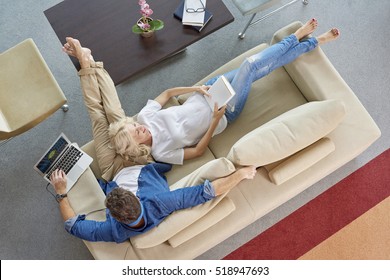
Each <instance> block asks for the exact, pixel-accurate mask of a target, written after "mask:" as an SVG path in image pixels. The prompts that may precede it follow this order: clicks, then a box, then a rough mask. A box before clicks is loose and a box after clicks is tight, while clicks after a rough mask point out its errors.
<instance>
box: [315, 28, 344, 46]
mask: <svg viewBox="0 0 390 280" xmlns="http://www.w3.org/2000/svg"><path fill="white" fill-rule="evenodd" d="M339 36H340V31H339V30H338V29H337V28H332V29H331V30H329V31H328V32H325V33H324V34H321V35H320V36H318V37H317V41H318V44H319V45H322V44H325V43H328V42H331V41H333V40H336V39H337V38H338V37H339Z"/></svg>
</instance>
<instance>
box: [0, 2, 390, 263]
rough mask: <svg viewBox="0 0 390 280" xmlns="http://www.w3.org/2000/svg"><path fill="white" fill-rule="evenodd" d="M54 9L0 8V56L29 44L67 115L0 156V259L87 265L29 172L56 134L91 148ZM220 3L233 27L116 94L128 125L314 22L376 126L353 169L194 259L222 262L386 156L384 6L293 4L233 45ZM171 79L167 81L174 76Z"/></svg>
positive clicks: (387, 10) (389, 13) (233, 31)
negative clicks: (147, 107)
mask: <svg viewBox="0 0 390 280" xmlns="http://www.w3.org/2000/svg"><path fill="white" fill-rule="evenodd" d="M134 1H136V0H134ZM176 1H178V0H176ZM210 1H212V0H210ZM59 2H60V1H59V0H41V1H35V0H16V1H15V0H0V52H2V51H4V50H6V49H8V48H9V47H11V46H13V45H15V44H17V43H19V42H21V41H22V40H24V39H26V38H33V39H34V41H35V43H36V44H37V46H38V48H39V49H40V51H41V53H42V55H43V57H44V58H45V60H46V62H47V63H48V65H49V67H50V69H51V70H52V72H53V74H54V76H55V77H56V79H57V81H58V83H59V85H60V87H61V88H62V89H63V91H64V93H65V95H66V96H67V98H68V100H69V105H70V111H69V112H68V113H66V114H65V113H63V112H62V111H58V112H56V113H55V114H54V115H52V116H51V117H50V118H49V119H47V120H46V121H45V122H43V123H42V124H40V125H39V126H37V127H35V128H33V129H32V130H30V131H28V132H27V133H24V134H22V135H20V136H19V137H17V138H15V139H13V140H12V141H11V142H9V143H7V144H6V145H5V146H4V147H3V148H2V149H1V151H0V152H1V157H0V193H1V196H0V209H1V211H0V225H1V226H0V228H1V234H0V258H1V259H16V260H17V259H91V258H92V256H91V254H90V253H89V251H88V250H87V248H86V247H85V246H84V244H83V243H82V241H80V240H78V239H76V238H74V237H72V236H70V235H69V234H67V233H66V232H65V231H64V229H63V223H62V221H61V218H60V215H59V211H58V206H57V203H56V202H55V201H54V200H53V199H52V197H51V196H50V195H49V194H48V193H47V192H46V190H45V183H44V182H43V181H42V179H41V178H40V177H39V176H38V175H37V174H36V173H35V171H34V170H33V169H32V166H33V164H34V163H35V162H36V160H37V159H38V157H39V156H40V155H41V154H42V153H43V152H44V151H45V150H46V149H47V147H48V145H49V144H50V143H51V142H52V141H53V139H54V138H55V137H56V136H57V135H58V134H59V133H60V132H64V133H65V134H66V135H67V136H68V137H69V138H70V139H72V140H73V141H76V142H78V143H79V144H80V145H82V144H84V143H86V142H88V141H89V140H90V139H91V129H90V123H89V119H88V116H87V113H86V111H85V109H84V105H83V103H82V98H81V95H80V85H79V80H78V77H77V75H76V71H75V68H74V67H73V65H72V63H71V61H70V59H69V58H68V57H67V56H66V55H64V54H63V53H62V52H61V43H60V41H59V40H58V38H57V37H56V35H55V33H54V31H53V30H52V28H51V27H50V25H49V23H48V21H47V20H46V18H45V16H44V14H43V11H44V10H46V9H48V8H50V7H51V6H53V5H55V4H57V3H59ZM178 2H179V1H178ZM224 2H225V4H226V5H227V6H228V8H229V9H230V11H231V12H232V13H233V15H234V16H235V18H236V19H235V21H234V22H233V23H231V24H230V25H228V26H226V27H224V28H223V29H221V30H219V31H218V32H216V33H215V34H213V35H212V36H209V37H206V38H205V39H203V40H201V41H200V42H197V43H195V44H193V45H191V46H190V47H188V49H187V50H186V51H185V52H184V53H182V54H180V55H178V56H176V57H174V58H171V59H169V60H167V61H165V62H164V63H161V64H160V65H158V66H157V67H154V68H151V69H150V71H148V72H147V73H143V74H141V75H138V76H136V77H134V78H132V79H130V80H128V81H126V82H125V83H123V84H121V85H120V86H118V87H117V89H118V93H119V96H120V99H121V101H122V103H123V107H124V108H125V111H126V113H127V114H128V115H133V114H135V113H137V111H139V110H140V109H141V108H142V106H143V105H144V104H145V102H146V100H147V99H148V98H154V97H155V96H156V95H157V94H159V93H160V92H161V91H163V90H164V89H166V88H170V87H173V86H178V85H192V84H193V83H195V82H196V81H198V80H200V79H201V78H202V77H204V76H205V75H207V74H208V73H209V72H211V71H212V70H213V69H215V68H217V67H219V66H220V65H222V64H224V63H225V62H227V61H229V60H230V59H231V58H233V57H235V56H236V55H238V54H239V53H241V52H243V51H245V50H247V49H249V48H250V47H253V46H255V45H257V44H259V43H263V42H269V40H270V39H271V36H272V34H273V33H274V32H275V31H276V30H277V29H279V28H281V27H283V26H285V25H286V24H288V23H290V22H292V21H295V20H300V21H306V20H307V19H309V18H311V17H316V18H317V19H318V21H319V24H320V25H319V28H318V31H317V32H316V33H315V34H320V33H322V32H324V31H326V30H328V29H329V28H330V27H334V26H335V27H339V29H340V30H341V37H340V39H339V40H338V42H334V43H331V44H329V45H325V46H324V47H323V49H324V51H325V53H326V54H327V55H328V57H329V58H330V60H331V61H332V62H333V64H334V66H335V67H336V69H338V71H339V72H340V74H341V76H342V77H343V78H344V79H345V81H346V82H347V83H348V84H349V86H350V87H351V88H352V89H353V90H354V92H355V93H356V95H357V96H358V97H359V99H360V100H361V102H362V103H363V105H364V106H365V107H366V108H367V110H368V111H369V113H370V114H371V116H372V117H373V118H374V120H375V121H376V122H377V124H378V126H379V127H380V128H381V130H382V137H381V138H380V139H379V140H378V141H377V142H375V143H374V144H373V145H372V146H371V147H370V148H369V149H368V150H366V151H365V152H364V153H363V154H361V155H360V156H359V157H357V158H356V159H355V160H353V161H351V162H350V163H348V164H347V165H345V166H344V167H342V168H340V169H339V170H337V171H336V172H334V173H333V174H331V175H330V176H328V177H327V178H325V179H323V180H322V181H320V182H318V183H317V184H315V185H314V186H312V187H311V188H309V189H308V190H307V191H305V192H304V193H302V194H301V195H299V196H297V197H296V198H294V199H292V200H291V201H289V202H288V203H286V204H284V205H282V206H281V207H279V208H278V209H276V210H275V211H273V212H271V213H270V214H268V215H267V216H265V217H264V218H262V219H260V220H259V221H257V222H256V223H254V224H252V225H250V226H248V228H247V229H245V230H243V231H241V232H240V233H238V234H236V235H234V236H232V237H231V238H229V239H228V240H226V241H225V242H223V243H221V244H220V245H218V246H216V247H215V248H213V249H211V250H209V251H208V252H206V253H205V254H203V255H201V256H200V257H199V259H219V258H222V257H223V256H224V255H226V254H227V253H229V252H231V251H232V250H234V249H235V248H237V247H239V246H240V245H242V244H243V243H245V242H246V241H248V240H250V239H251V238H253V237H254V236H256V235H257V234H259V233H260V232H262V231H264V230H265V229H267V228H268V227H270V226H272V225H273V224H274V223H276V222H278V221H279V220H280V219H282V218H283V217H285V216H287V215H288V214H289V213H291V212H292V211H294V210H295V209H297V208H298V207H300V206H301V205H303V204H305V203H306V202H308V201H310V200H311V199H313V198H314V197H316V196H317V195H318V194H320V193H321V192H323V191H324V190H326V189H327V188H329V187H330V186H332V185H333V184H334V183H336V182H338V181H339V180H341V179H342V178H344V177H345V176H347V175H348V174H350V173H351V172H353V171H354V170H356V169H357V168H359V167H360V166H362V165H363V164H365V163H366V162H368V161H369V160H370V159H372V158H374V157H375V156H377V155H378V154H380V153H381V152H383V151H384V150H386V149H388V148H389V143H390V141H389V139H390V135H389V120H390V119H389V112H390V100H389V93H388V89H389V88H390V81H389V73H390V63H389V62H390V59H389V56H390V55H389V51H388V50H389V48H388V46H387V44H388V39H389V38H390V31H389V30H390V29H389V28H388V26H389V23H390V20H389V19H390V1H387V0H378V1H356V0H344V1H340V0H328V1H320V0H311V1H310V4H309V5H307V6H304V5H302V4H301V3H295V4H294V5H292V6H290V7H288V8H286V9H284V10H282V11H281V12H279V13H277V14H275V15H273V16H272V17H270V18H268V19H267V20H266V21H264V22H262V23H260V24H258V25H256V26H254V27H252V28H250V29H249V30H248V32H247V36H246V38H245V39H244V40H239V39H238V38H237V34H238V33H239V32H240V31H241V29H242V27H243V25H244V23H245V22H246V20H247V18H243V17H242V16H241V14H240V13H239V11H238V10H237V9H236V7H235V6H234V5H233V4H232V2H231V1H230V0H224ZM283 2H284V3H286V2H288V1H283ZM155 13H156V15H157V12H156V11H155ZM70 20H71V19H70ZM69 35H72V34H69ZM130 36H131V35H130ZM102 40H104V38H102ZM205 50H208V51H207V52H205ZM129 63H130V62H129ZM0 67H1V65H0ZM171 73H177V76H175V75H174V74H173V75H172V74H171Z"/></svg>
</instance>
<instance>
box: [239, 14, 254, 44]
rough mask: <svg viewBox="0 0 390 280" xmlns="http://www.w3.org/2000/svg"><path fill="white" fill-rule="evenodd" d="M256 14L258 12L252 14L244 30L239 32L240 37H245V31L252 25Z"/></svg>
mask: <svg viewBox="0 0 390 280" xmlns="http://www.w3.org/2000/svg"><path fill="white" fill-rule="evenodd" d="M255 16H256V13H254V14H253V15H252V16H251V18H250V20H249V21H248V23H247V24H246V25H245V27H244V30H242V32H240V33H238V38H240V39H244V37H245V32H246V30H247V29H248V27H249V26H250V25H251V23H252V20H253V19H254V18H255Z"/></svg>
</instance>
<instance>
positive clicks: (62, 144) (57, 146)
mask: <svg viewBox="0 0 390 280" xmlns="http://www.w3.org/2000/svg"><path fill="white" fill-rule="evenodd" d="M67 145H68V142H67V141H66V139H65V138H64V137H63V136H61V137H60V138H58V140H57V141H56V142H55V143H54V145H53V146H52V147H51V148H50V150H49V151H48V152H47V153H46V155H45V156H44V157H43V158H42V160H41V161H40V162H39V163H38V164H37V168H38V169H39V170H40V171H41V172H42V173H44V174H45V173H46V171H47V170H48V169H49V168H50V166H51V165H52V164H53V162H55V160H56V159H57V158H58V156H59V155H60V154H61V152H62V151H63V150H64V149H65V148H66V146H67Z"/></svg>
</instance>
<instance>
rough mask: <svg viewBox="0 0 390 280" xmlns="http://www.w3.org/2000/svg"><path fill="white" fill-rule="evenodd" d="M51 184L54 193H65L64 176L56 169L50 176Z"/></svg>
mask: <svg viewBox="0 0 390 280" xmlns="http://www.w3.org/2000/svg"><path fill="white" fill-rule="evenodd" d="M50 181H51V184H52V185H53V187H54V189H55V191H56V193H58V194H64V193H66V174H65V172H64V171H62V170H59V169H56V170H55V171H54V172H53V173H52V174H51V176H50Z"/></svg>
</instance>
